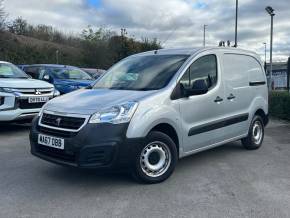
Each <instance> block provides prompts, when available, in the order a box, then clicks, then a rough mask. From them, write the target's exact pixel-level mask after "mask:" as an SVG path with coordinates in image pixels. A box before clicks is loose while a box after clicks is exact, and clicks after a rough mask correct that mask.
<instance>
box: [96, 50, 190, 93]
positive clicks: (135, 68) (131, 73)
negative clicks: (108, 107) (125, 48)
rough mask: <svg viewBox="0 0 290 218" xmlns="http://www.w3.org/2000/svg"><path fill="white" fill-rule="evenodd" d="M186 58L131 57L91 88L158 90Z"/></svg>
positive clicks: (163, 56) (177, 56)
mask: <svg viewBox="0 0 290 218" xmlns="http://www.w3.org/2000/svg"><path fill="white" fill-rule="evenodd" d="M188 57H189V56H188V55H146V56H132V57H129V58H126V59H124V60H122V61H120V62H119V63H117V64H116V65H115V66H113V67H112V68H111V69H110V70H109V71H108V72H107V73H106V74H105V75H104V76H102V77H101V78H100V79H99V80H98V81H97V82H96V84H95V85H94V87H93V88H95V89H100V88H105V89H118V90H140V91H141V90H142V91H146V90H158V89H161V88H164V87H165V86H166V85H167V84H168V83H169V81H170V80H171V79H172V77H173V76H174V75H175V73H176V72H177V71H178V70H179V68H180V67H181V66H182V64H183V63H184V62H185V61H186V59H187V58H188Z"/></svg>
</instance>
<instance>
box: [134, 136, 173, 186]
mask: <svg viewBox="0 0 290 218" xmlns="http://www.w3.org/2000/svg"><path fill="white" fill-rule="evenodd" d="M177 159H178V157H177V149H176V145H175V143H174V142H173V141H172V139H171V138H170V137H169V136H168V135H166V134H164V133H162V132H157V131H153V132H150V133H149V134H148V136H147V137H146V139H145V143H144V144H143V145H140V146H139V147H138V149H137V151H136V154H135V163H134V165H135V166H134V169H133V176H134V177H135V178H136V179H137V180H139V181H142V182H145V183H159V182H162V181H164V180H166V179H167V178H168V177H169V176H170V175H171V174H172V173H173V171H174V168H175V166H176V163H177Z"/></svg>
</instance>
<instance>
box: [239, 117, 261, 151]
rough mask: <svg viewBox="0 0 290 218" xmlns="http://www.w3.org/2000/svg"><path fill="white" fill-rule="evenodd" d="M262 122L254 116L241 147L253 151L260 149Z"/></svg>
mask: <svg viewBox="0 0 290 218" xmlns="http://www.w3.org/2000/svg"><path fill="white" fill-rule="evenodd" d="M264 133H265V130H264V122H263V119H262V118H261V117H260V116H258V115H256V116H254V118H253V120H252V123H251V126H250V129H249V133H248V136H247V137H246V138H244V139H242V144H243V146H244V147H245V148H246V149H248V150H255V149H258V148H260V147H261V145H262V143H263V139H264Z"/></svg>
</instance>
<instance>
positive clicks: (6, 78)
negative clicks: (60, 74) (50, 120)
mask: <svg viewBox="0 0 290 218" xmlns="http://www.w3.org/2000/svg"><path fill="white" fill-rule="evenodd" d="M57 95H59V93H58V92H57V91H56V90H55V89H54V87H53V85H51V84H49V83H47V82H43V81H39V80H34V79H31V78H30V77H29V76H28V75H27V74H25V73H24V72H23V71H22V70H20V69H19V68H18V67H16V66H15V65H13V64H11V63H7V62H2V61H0V123H1V122H8V121H9V122H11V121H13V122H14V121H21V122H22V121H23V120H30V121H31V120H32V118H33V117H34V116H36V115H37V114H38V113H39V111H40V109H41V107H42V106H43V105H44V104H45V103H46V102H47V101H49V100H50V99H52V98H53V97H55V96H57Z"/></svg>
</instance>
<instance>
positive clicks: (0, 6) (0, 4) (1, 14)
mask: <svg viewBox="0 0 290 218" xmlns="http://www.w3.org/2000/svg"><path fill="white" fill-rule="evenodd" d="M5 18H6V13H5V10H4V0H0V30H3V29H4V27H5Z"/></svg>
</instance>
